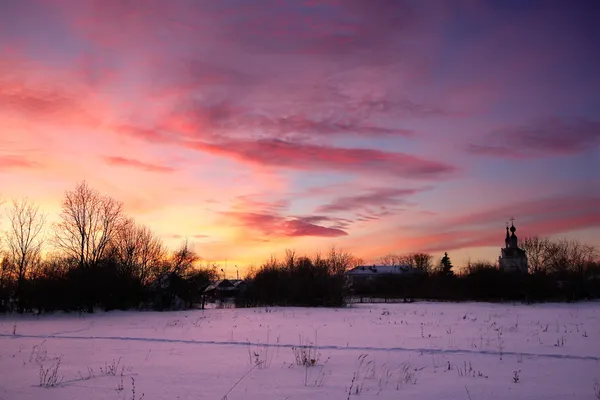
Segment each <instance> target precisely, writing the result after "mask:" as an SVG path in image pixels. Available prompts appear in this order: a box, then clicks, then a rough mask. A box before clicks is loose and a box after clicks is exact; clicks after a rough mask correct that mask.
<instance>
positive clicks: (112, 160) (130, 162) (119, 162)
mask: <svg viewBox="0 0 600 400" xmlns="http://www.w3.org/2000/svg"><path fill="white" fill-rule="evenodd" d="M103 159H104V161H105V162H106V163H107V164H109V165H113V166H117V167H129V168H136V169H140V170H142V171H147V172H160V173H168V172H175V171H176V169H175V168H173V167H167V166H164V165H157V164H150V163H145V162H142V161H139V160H134V159H131V158H125V157H117V156H110V157H104V158H103Z"/></svg>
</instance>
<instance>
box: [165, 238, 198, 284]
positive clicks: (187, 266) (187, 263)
mask: <svg viewBox="0 0 600 400" xmlns="http://www.w3.org/2000/svg"><path fill="white" fill-rule="evenodd" d="M199 260H200V257H199V256H198V254H197V253H196V252H195V251H194V249H192V247H191V246H190V244H189V242H188V241H187V240H186V241H185V242H183V244H182V245H181V247H180V248H179V249H178V250H176V251H175V252H174V253H173V255H172V256H171V259H170V260H169V269H168V272H169V273H170V274H173V275H179V276H186V275H187V274H189V273H190V272H192V271H193V269H194V266H195V264H196V263H197V262H198V261H199Z"/></svg>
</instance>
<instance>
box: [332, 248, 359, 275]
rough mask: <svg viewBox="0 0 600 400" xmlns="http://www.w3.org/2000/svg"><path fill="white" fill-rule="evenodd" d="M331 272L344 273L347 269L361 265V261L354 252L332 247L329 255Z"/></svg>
mask: <svg viewBox="0 0 600 400" xmlns="http://www.w3.org/2000/svg"><path fill="white" fill-rule="evenodd" d="M327 262H328V264H329V270H330V273H331V274H333V275H343V274H344V273H345V272H346V271H347V270H349V269H352V268H354V267H356V266H358V265H359V263H360V261H359V260H358V259H357V258H356V257H354V256H353V255H352V254H350V253H348V252H345V251H340V250H337V249H336V248H335V247H332V248H331V251H330V252H329V255H328V257H327Z"/></svg>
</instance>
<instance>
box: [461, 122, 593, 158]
mask: <svg viewBox="0 0 600 400" xmlns="http://www.w3.org/2000/svg"><path fill="white" fill-rule="evenodd" d="M487 142H488V143H486V144H470V145H469V146H468V147H467V150H468V151H469V152H471V153H473V154H477V155H485V156H494V157H507V158H511V157H514V158H527V157H541V156H552V155H571V154H578V153H581V152H583V151H586V150H589V149H591V148H596V147H598V146H600V122H597V121H590V120H585V119H565V118H547V119H543V120H539V121H536V122H533V123H531V124H529V125H519V126H514V127H507V128H503V129H498V130H495V131H493V132H492V133H490V134H489V135H488V136H487Z"/></svg>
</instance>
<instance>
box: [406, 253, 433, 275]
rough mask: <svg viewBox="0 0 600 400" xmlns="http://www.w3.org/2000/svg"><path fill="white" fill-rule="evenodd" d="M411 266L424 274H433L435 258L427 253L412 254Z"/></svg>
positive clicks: (409, 256)
mask: <svg viewBox="0 0 600 400" xmlns="http://www.w3.org/2000/svg"><path fill="white" fill-rule="evenodd" d="M408 260H409V265H410V266H411V267H413V268H416V269H419V270H421V271H423V272H427V273H429V272H432V270H433V261H432V260H433V257H432V256H431V254H427V253H411V254H409V255H408Z"/></svg>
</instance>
